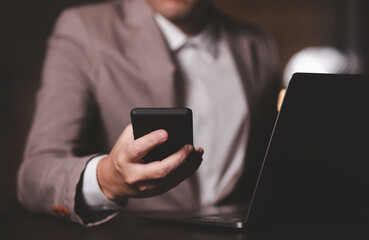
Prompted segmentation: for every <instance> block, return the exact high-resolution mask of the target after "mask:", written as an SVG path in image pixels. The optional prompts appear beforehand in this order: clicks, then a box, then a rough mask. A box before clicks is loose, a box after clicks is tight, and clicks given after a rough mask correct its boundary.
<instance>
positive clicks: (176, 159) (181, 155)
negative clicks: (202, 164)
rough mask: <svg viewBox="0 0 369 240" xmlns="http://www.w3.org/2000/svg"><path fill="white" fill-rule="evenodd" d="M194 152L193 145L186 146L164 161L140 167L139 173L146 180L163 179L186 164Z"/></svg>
mask: <svg viewBox="0 0 369 240" xmlns="http://www.w3.org/2000/svg"><path fill="white" fill-rule="evenodd" d="M193 151H194V148H193V146H192V145H185V146H184V147H182V148H181V149H180V150H179V151H178V152H176V153H174V154H172V155H170V156H169V157H167V158H165V159H164V160H162V161H155V162H151V163H148V164H143V165H139V166H137V167H138V171H141V172H142V173H143V178H144V180H152V179H161V178H165V177H166V176H168V175H169V174H170V173H171V172H172V171H174V170H175V169H177V168H178V167H179V166H181V165H182V164H184V163H185V162H186V159H187V157H188V156H189V155H190V154H191V153H192V152H193Z"/></svg>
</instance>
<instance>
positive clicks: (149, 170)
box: [97, 124, 204, 201]
mask: <svg viewBox="0 0 369 240" xmlns="http://www.w3.org/2000/svg"><path fill="white" fill-rule="evenodd" d="M167 139H168V133H167V132H166V131H165V130H157V131H154V132H151V133H149V134H147V135H145V136H143V137H141V138H139V139H137V140H134V137H133V130H132V125H131V124H130V125H128V126H127V127H126V129H125V130H124V131H123V133H122V134H121V135H120V137H119V139H118V140H117V142H116V143H115V146H114V148H113V149H112V150H111V152H110V154H109V155H108V156H107V157H105V158H103V159H102V160H101V161H100V163H99V165H98V167H97V179H98V182H99V185H100V187H101V190H102V191H103V193H104V194H105V196H106V197H107V198H109V199H110V200H113V201H122V200H124V199H126V198H145V197H152V196H155V195H159V194H161V193H164V192H166V191H168V190H169V189H171V188H173V187H175V186H177V185H178V184H179V183H181V182H182V181H183V180H185V179H186V178H188V177H189V176H191V175H192V174H193V173H194V172H195V171H196V170H197V168H198V167H199V166H200V164H201V161H202V155H203V153H204V151H203V149H202V148H196V149H194V147H193V146H192V145H186V146H184V147H183V148H182V149H180V150H179V151H178V152H176V153H174V154H173V155H171V156H169V157H167V158H165V159H163V160H161V161H155V162H151V163H144V161H143V160H142V157H143V156H145V155H146V154H147V153H148V152H149V151H150V150H151V149H153V148H155V147H157V146H159V145H160V144H162V143H164V142H165V141H166V140H167Z"/></svg>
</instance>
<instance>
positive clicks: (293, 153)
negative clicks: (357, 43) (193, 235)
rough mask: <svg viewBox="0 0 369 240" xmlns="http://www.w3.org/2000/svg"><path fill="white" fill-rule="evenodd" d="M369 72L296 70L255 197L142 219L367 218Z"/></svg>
mask: <svg viewBox="0 0 369 240" xmlns="http://www.w3.org/2000/svg"><path fill="white" fill-rule="evenodd" d="M368 137H369V76H364V75H342V74H313V73H296V74H294V75H293V77H292V79H291V81H290V83H289V86H288V88H287V91H286V95H285V98H284V100H283V104H282V107H281V110H280V112H279V114H278V117H277V120H276V123H275V126H274V129H273V133H272V135H271V139H270V142H269V146H268V149H267V151H266V155H265V158H264V162H263V165H262V168H261V170H260V174H259V178H258V181H257V183H256V184H255V190H254V193H253V196H252V198H251V199H250V201H249V202H245V203H244V204H242V205H238V206H233V205H232V206H217V207H210V208H205V209H199V210H193V211H192V210H191V211H188V210H187V211H180V212H179V211H174V212H173V211H170V212H165V211H160V212H144V213H139V214H138V215H137V217H139V218H144V219H149V220H154V221H158V220H160V221H170V222H180V223H192V224H204V225H213V226H224V227H232V228H270V227H271V228H273V227H283V226H289V227H294V226H302V227H303V226H310V225H319V224H335V223H349V222H358V221H368V220H369V139H368Z"/></svg>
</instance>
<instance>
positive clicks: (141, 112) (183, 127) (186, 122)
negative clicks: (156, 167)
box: [131, 108, 193, 163]
mask: <svg viewBox="0 0 369 240" xmlns="http://www.w3.org/2000/svg"><path fill="white" fill-rule="evenodd" d="M131 122H132V126H133V135H134V138H135V139H138V138H140V137H142V136H144V135H146V134H148V133H150V132H153V131H155V130H158V129H164V130H166V131H167V133H168V139H167V141H165V142H164V143H163V144H162V145H160V146H158V147H156V148H154V149H152V150H151V151H150V152H149V153H148V154H147V155H146V156H145V157H144V158H143V160H144V161H145V162H146V163H149V162H153V161H158V160H163V159H164V158H166V157H168V156H170V155H172V154H173V153H175V152H177V151H178V150H179V149H181V148H182V147H183V146H184V145H186V144H191V145H193V126H192V111H191V109H188V108H135V109H133V110H132V111H131Z"/></svg>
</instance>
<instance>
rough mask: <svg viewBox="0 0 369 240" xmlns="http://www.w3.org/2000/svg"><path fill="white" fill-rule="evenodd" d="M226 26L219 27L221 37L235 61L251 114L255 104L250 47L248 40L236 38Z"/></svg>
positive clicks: (235, 34) (253, 74)
mask: <svg viewBox="0 0 369 240" xmlns="http://www.w3.org/2000/svg"><path fill="white" fill-rule="evenodd" d="M229 29H230V28H229V27H227V26H226V25H223V26H222V27H221V37H222V38H223V39H225V41H227V42H228V45H229V46H230V48H231V52H232V55H233V58H234V60H235V63H236V66H237V70H238V73H239V75H240V78H241V82H242V85H243V89H244V93H245V96H246V99H247V104H248V107H249V109H250V114H252V112H253V111H252V109H253V106H254V102H255V88H256V85H255V82H254V81H253V79H255V73H254V66H253V61H252V52H253V51H252V46H251V43H250V40H249V39H247V38H242V37H240V36H238V34H237V33H235V32H232V31H231V30H229Z"/></svg>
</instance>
